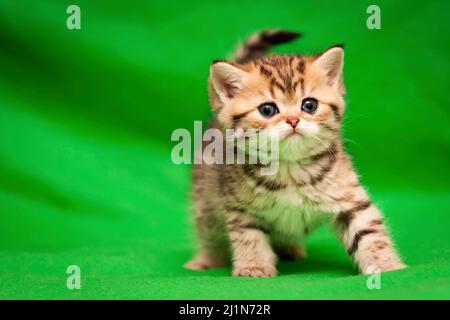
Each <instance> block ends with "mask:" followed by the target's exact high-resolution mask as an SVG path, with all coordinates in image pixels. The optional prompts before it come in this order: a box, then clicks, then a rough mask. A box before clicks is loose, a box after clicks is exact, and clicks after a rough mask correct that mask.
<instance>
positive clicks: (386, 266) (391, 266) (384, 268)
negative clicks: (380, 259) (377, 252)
mask: <svg viewBox="0 0 450 320" xmlns="http://www.w3.org/2000/svg"><path fill="white" fill-rule="evenodd" d="M405 268H406V265H404V264H403V263H401V262H388V263H382V264H372V265H369V266H367V267H366V268H364V270H362V273H363V274H375V273H381V272H389V271H394V270H401V269H405Z"/></svg>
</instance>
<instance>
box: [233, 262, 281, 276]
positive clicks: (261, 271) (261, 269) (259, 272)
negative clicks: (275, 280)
mask: <svg viewBox="0 0 450 320" xmlns="http://www.w3.org/2000/svg"><path fill="white" fill-rule="evenodd" d="M277 274H278V272H277V269H276V268H275V266H272V265H253V264H252V265H250V264H249V265H241V266H237V267H235V268H234V270H233V276H234V277H253V278H265V277H275V276H277Z"/></svg>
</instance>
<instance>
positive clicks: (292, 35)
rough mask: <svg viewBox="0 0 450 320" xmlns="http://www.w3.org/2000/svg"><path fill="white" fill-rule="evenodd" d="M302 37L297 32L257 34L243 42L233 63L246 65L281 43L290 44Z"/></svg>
mask: <svg viewBox="0 0 450 320" xmlns="http://www.w3.org/2000/svg"><path fill="white" fill-rule="evenodd" d="M301 36H302V34H301V33H299V32H292V31H284V30H280V29H270V30H265V31H262V32H258V33H256V34H254V35H253V36H251V37H250V38H249V39H248V40H247V41H245V42H244V43H243V44H242V45H241V46H240V47H239V48H238V50H237V52H236V55H235V57H234V61H235V62H237V63H241V64H242V63H247V62H249V61H251V60H254V59H257V58H259V57H262V56H263V55H264V54H265V53H266V52H267V51H269V50H270V49H271V48H272V47H273V46H276V45H278V44H281V43H287V42H291V41H292V40H295V39H297V38H300V37H301Z"/></svg>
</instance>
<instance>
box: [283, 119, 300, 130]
mask: <svg viewBox="0 0 450 320" xmlns="http://www.w3.org/2000/svg"><path fill="white" fill-rule="evenodd" d="M299 122H300V119H299V118H298V117H292V116H290V117H288V118H287V119H286V123H288V124H290V125H291V126H292V128H295V127H296V126H297V124H298V123H299Z"/></svg>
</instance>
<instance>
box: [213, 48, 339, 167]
mask: <svg viewBox="0 0 450 320" xmlns="http://www.w3.org/2000/svg"><path fill="white" fill-rule="evenodd" d="M342 58H343V49H342V48H340V47H335V48H332V49H329V50H327V51H326V52H325V53H324V54H322V55H321V56H318V57H302V56H271V57H265V58H261V59H258V60H256V61H254V62H251V63H249V64H246V65H243V66H231V65H230V64H227V63H224V62H219V63H216V64H214V65H213V67H212V71H213V72H212V75H211V77H212V79H211V80H212V84H213V87H214V89H216V90H215V92H216V94H217V95H216V96H215V97H212V98H213V105H214V98H215V99H218V100H216V101H215V103H216V105H217V104H220V107H219V108H220V111H219V117H218V118H219V121H220V122H222V123H223V124H224V125H225V126H226V127H228V128H244V129H250V128H251V129H258V130H260V131H261V132H264V133H268V134H269V135H271V136H274V135H275V136H277V137H279V139H280V157H281V158H285V159H292V160H295V159H299V158H302V157H307V156H308V155H311V154H312V153H314V152H315V151H314V150H315V149H320V148H322V149H323V148H324V147H326V145H327V144H330V143H331V142H332V141H333V140H334V139H335V138H336V137H337V136H338V133H339V128H340V120H341V117H342V113H343V108H344V101H343V98H342V95H343V93H344V92H343V91H344V89H343V85H342V61H343V60H342ZM218 64H220V66H217V65H218ZM215 66H217V67H215ZM214 68H215V69H216V70H214ZM231 68H232V69H231ZM214 71H215V73H214Z"/></svg>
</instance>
